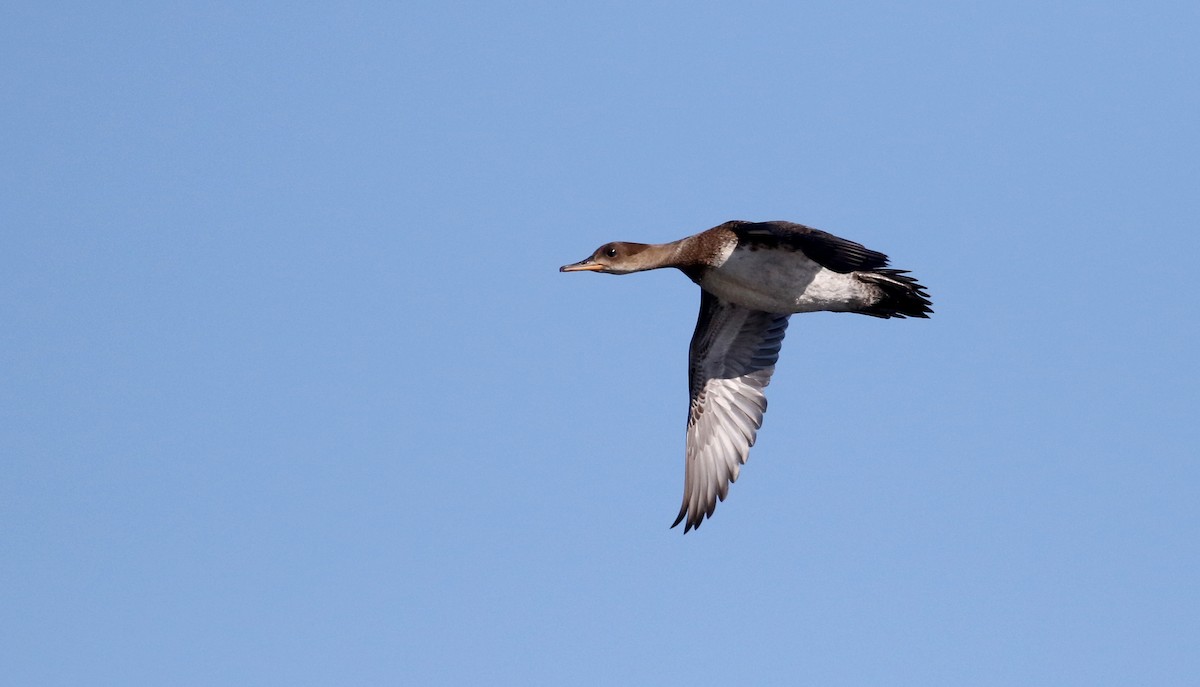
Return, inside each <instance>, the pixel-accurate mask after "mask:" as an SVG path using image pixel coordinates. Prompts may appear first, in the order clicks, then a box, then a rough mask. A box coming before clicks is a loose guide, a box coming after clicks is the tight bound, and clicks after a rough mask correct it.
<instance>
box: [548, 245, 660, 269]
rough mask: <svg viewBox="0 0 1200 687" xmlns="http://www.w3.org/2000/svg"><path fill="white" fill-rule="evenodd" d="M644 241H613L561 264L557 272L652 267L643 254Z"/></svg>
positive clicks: (645, 246) (644, 248)
mask: <svg viewBox="0 0 1200 687" xmlns="http://www.w3.org/2000/svg"><path fill="white" fill-rule="evenodd" d="M648 247H649V246H647V245H646V244H644V243H629V242H626V241H614V242H613V243H606V244H604V245H603V246H600V247H599V248H597V249H596V252H594V253H592V254H591V255H590V256H588V257H586V258H584V259H583V260H580V261H579V262H575V263H571V264H570V265H563V266H562V267H560V268H558V271H559V272H603V273H604V274H629V273H630V272H640V271H642V270H647V269H651V268H652V267H654V266H653V265H650V264H649V263H647V261H646V260H645V259H643V258H644V257H645V256H644V255H643V253H644V251H645V250H646V248H648Z"/></svg>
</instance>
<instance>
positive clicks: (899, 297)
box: [855, 269, 933, 317]
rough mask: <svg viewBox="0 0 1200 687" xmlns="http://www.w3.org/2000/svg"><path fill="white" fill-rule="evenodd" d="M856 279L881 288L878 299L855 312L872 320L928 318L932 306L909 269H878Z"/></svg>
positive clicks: (862, 274) (864, 273) (862, 273)
mask: <svg viewBox="0 0 1200 687" xmlns="http://www.w3.org/2000/svg"><path fill="white" fill-rule="evenodd" d="M856 276H858V278H859V279H861V280H863V281H864V282H866V283H868V284H872V285H874V286H876V287H878V289H879V299H878V300H876V301H875V302H874V303H872V304H871V305H869V306H867V307H865V308H861V309H859V310H856V311H855V312H859V313H862V314H863V315H871V316H872V317H929V315H930V313H932V312H933V308H932V307H931V306H932V305H933V303H931V302H930V300H929V294H928V293H926V292H925V287H924V286H921V285H920V284H919V283H917V280H916V279H914V278H912V277H910V276H908V271H907V270H888V269H878V270H871V271H870V272H859V273H858V274H857V275H856Z"/></svg>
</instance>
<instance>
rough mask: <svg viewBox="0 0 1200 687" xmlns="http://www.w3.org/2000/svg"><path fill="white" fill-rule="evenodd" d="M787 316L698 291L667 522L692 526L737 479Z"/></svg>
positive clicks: (758, 422)
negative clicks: (673, 513)
mask: <svg viewBox="0 0 1200 687" xmlns="http://www.w3.org/2000/svg"><path fill="white" fill-rule="evenodd" d="M787 323H788V315H787V314H778V313H766V312H761V311H758V310H750V309H749V308H743V307H742V306H740V305H734V304H733V303H727V302H725V301H722V300H721V299H719V298H717V297H716V296H713V295H712V294H710V293H708V292H707V291H703V290H701V296H700V316H699V318H698V319H697V320H696V331H695V333H694V334H692V346H691V352H690V356H689V365H688V367H689V371H690V377H691V379H690V388H691V396H692V402H691V407H690V408H689V410H688V423H687V451H686V453H687V466H686V469H685V471H684V484H683V505H682V506H681V507H680V509H679V517H677V518H675V522H674V524H672V525H671V527H674V526H675V525H678V524H679V523H680V522H683V520H684V518H685V517H686V518H687V524H686V525H685V526H684V528H683V530H684V532H687V531H689V530H691V529H692V528H693V527H699V526H700V523H701V522H703V521H704V518H706V517H708V516H710V515H712V514H713V510H715V509H716V507H717V500H718V499H719V500H721V501H724V500H725V496H726V495H727V494H728V493H729V484H730V483H731V482H734V481H736V480H737V478H738V472H739V471H740V470H741V466H742V464H743V463H745V462H746V456H747V455H748V454H749V452H750V447H751V446H753V445H754V438H755V436H756V434H757V433H758V428H759V427H761V426H762V418H763V413H765V412H766V410H767V398H766V396H765V395H764V394H763V389H764V388H765V387H766V386H767V384H769V383H770V382H771V374H772V373H774V372H775V361H777V360H778V359H779V347H780V346H781V345H782V344H783V334H784V331H785V330H786V329H787Z"/></svg>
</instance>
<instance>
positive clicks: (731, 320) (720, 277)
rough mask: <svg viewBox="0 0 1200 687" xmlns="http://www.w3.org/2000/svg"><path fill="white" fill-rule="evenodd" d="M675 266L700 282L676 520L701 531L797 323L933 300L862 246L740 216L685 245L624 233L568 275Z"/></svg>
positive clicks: (916, 312) (738, 461) (926, 310)
mask: <svg viewBox="0 0 1200 687" xmlns="http://www.w3.org/2000/svg"><path fill="white" fill-rule="evenodd" d="M668 267H669V268H675V269H677V270H679V271H680V272H683V274H684V275H685V276H687V277H688V278H689V279H691V280H692V281H693V282H695V283H696V285H698V286H699V287H700V313H699V316H698V317H697V319H696V329H695V331H694V332H693V333H692V340H691V345H690V347H689V350H688V389H689V393H690V396H691V399H690V404H689V407H688V417H687V434H686V447H685V451H684V454H685V467H684V478H683V482H684V486H683V504H682V505H681V506H680V508H679V514H678V515H677V516H676V518H675V522H673V523H672V524H671V527H672V528H674V527H676V526H677V525H679V523H681V522H684V523H685V525H684V529H683V531H684V533H685V534H686V533H687V532H689V531H690V530H693V529H696V528H698V527H700V525H701V524H702V523H703V522H704V520H705V519H706V518H710V517H712V515H713V512H714V511H715V510H716V507H717V502H718V501H724V500H725V497H726V496H728V494H729V486H730V485H731V484H733V483H734V482H736V481H737V478H738V475H739V474H740V473H741V466H742V465H744V464H745V463H746V459H747V457H748V456H749V453H750V447H752V446H753V445H754V441H755V439H756V438H757V436H758V430H759V429H760V428H761V427H762V422H763V415H764V413H766V410H767V398H766V395H765V389H766V387H767V385H768V384H769V383H770V381H771V376H772V375H773V374H774V372H775V364H776V362H777V361H778V360H779V351H780V349H781V347H782V345H783V337H784V333H785V332H786V330H787V326H788V319H789V318H790V317H791V316H792V315H794V314H797V313H807V312H819V311H830V312H847V313H857V314H860V315H869V316H871V317H878V318H882V319H890V318H898V319H899V318H928V317H929V316H930V315H931V314H932V313H933V307H932V305H933V303H932V302H931V301H930V299H929V294H928V293H927V291H926V289H925V287H924V286H922V285H921V284H920V283H919V282H918V281H917V280H916V279H915V278H913V277H912V276H910V273H909V272H908V271H907V270H897V269H891V268H889V267H888V257H887V256H886V255H884V254H883V253H880V252H878V251H874V250H870V249H868V248H866V247H865V246H863V245H862V244H860V243H856V242H854V241H850V240H847V239H843V238H840V237H838V236H834V235H833V234H830V233H828V232H825V231H821V230H819V229H813V228H812V227H808V226H805V225H803V224H796V223H794V222H785V221H769V222H749V221H744V220H732V221H729V222H725V223H724V224H720V225H718V226H715V227H713V228H711V229H708V230H706V231H703V232H700V233H698V234H695V235H693V236H688V237H686V238H683V239H679V240H678V241H671V242H670V243H660V244H646V243H631V242H628V241H616V242H611V243H606V244H604V245H602V246H600V247H599V248H597V249H596V250H595V251H594V252H593V253H592V254H591V255H590V256H588V257H586V258H584V259H583V260H580V261H579V262H575V263H571V264H569V265H563V266H562V267H560V268H559V271H560V272H599V273H601V274H632V273H634V272H643V271H646V270H654V269H662V268H668Z"/></svg>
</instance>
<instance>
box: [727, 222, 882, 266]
mask: <svg viewBox="0 0 1200 687" xmlns="http://www.w3.org/2000/svg"><path fill="white" fill-rule="evenodd" d="M732 224H734V226H733V227H732V230H733V231H734V233H736V234H737V235H738V239H739V240H742V241H748V242H750V243H758V244H762V245H767V246H771V247H776V246H781V247H786V248H791V249H793V250H800V251H803V253H804V254H805V255H807V256H808V257H809V258H810V259H811V260H813V261H814V262H816V263H817V264H819V265H821V266H822V267H824V268H826V269H829V270H833V271H834V272H841V273H842V274H846V273H849V272H855V271H858V270H875V269H880V268H883V267H887V264H888V257H887V256H886V255H884V254H883V253H880V252H879V251H874V250H871V249H870V248H867V247H866V246H864V245H862V244H861V243H855V242H854V241H851V240H849V239H844V238H841V237H839V236H834V235H833V234H830V233H829V232H826V231H821V230H820V229H813V228H812V227H806V226H804V225H803V224H796V223H795V222H778V221H776V222H736V223H732Z"/></svg>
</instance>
